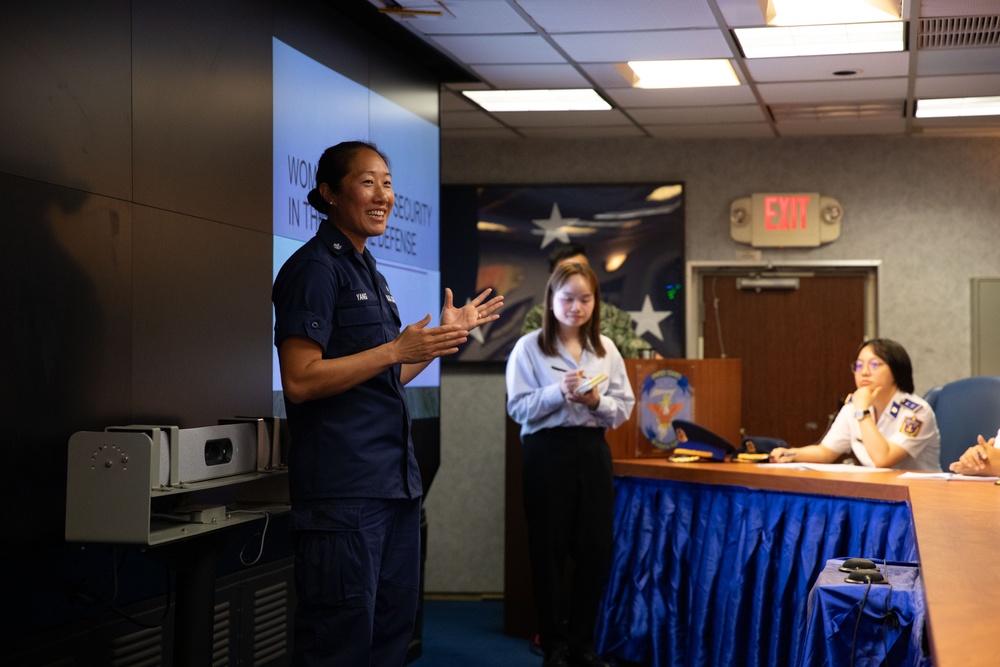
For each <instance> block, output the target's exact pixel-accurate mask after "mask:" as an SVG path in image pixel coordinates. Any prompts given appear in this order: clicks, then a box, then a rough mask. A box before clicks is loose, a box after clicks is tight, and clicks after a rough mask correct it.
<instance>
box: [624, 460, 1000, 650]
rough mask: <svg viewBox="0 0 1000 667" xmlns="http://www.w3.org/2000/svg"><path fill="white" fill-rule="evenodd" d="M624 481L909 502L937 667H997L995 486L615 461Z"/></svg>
mask: <svg viewBox="0 0 1000 667" xmlns="http://www.w3.org/2000/svg"><path fill="white" fill-rule="evenodd" d="M614 472H615V475H617V476H622V477H644V478H652V479H668V480H674V481H681V482H696V483H703V484H728V485H733V486H745V487H749V488H759V489H770V490H775V491H788V492H792V493H807V494H815V495H831V496H849V497H855V498H872V499H878V500H899V501H907V502H909V503H910V507H911V510H912V513H913V526H914V531H915V532H916V538H917V551H918V553H919V557H920V576H921V579H922V580H923V585H924V594H925V596H926V602H927V618H928V623H927V625H928V635H929V640H930V646H931V653H932V658H933V661H934V665H935V667H973V666H976V665H983V666H984V667H986V666H989V667H993V666H995V665H998V664H1000V487H998V486H997V485H995V484H993V483H992V482H979V481H974V482H973V481H944V480H912V479H910V480H908V479H899V475H900V471H878V472H846V471H845V472H819V471H812V470H796V469H792V468H789V469H783V468H773V467H759V466H755V465H753V464H744V463H688V464H685V463H670V462H669V461H666V460H665V459H616V460H615V461H614Z"/></svg>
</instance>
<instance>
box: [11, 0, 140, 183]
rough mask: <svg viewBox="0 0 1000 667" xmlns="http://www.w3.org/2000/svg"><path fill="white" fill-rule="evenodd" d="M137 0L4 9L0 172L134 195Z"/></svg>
mask: <svg viewBox="0 0 1000 667" xmlns="http://www.w3.org/2000/svg"><path fill="white" fill-rule="evenodd" d="M129 6H130V3H129V2H128V0H106V1H104V2H99V3H69V2H60V1H59V0H41V1H32V2H8V3H4V7H3V9H2V10H0V54H2V57H0V82H2V87H0V91H2V96H0V97H2V100H3V102H2V104H0V172H5V173H8V174H15V175H17V176H24V177H26V178H33V179H37V180H40V181H45V182H47V183H54V184H57V185H63V186H67V187H71V188H77V189H79V190H85V191H88V192H94V193H99V194H102V195H106V196H109V197H117V198H119V199H130V198H131V194H132V175H131V163H130V161H131V94H130V93H131V91H130V88H129V79H130V76H131V65H130V62H131V54H130V48H131V39H130V33H129V30H130V26H129V13H130V7H129Z"/></svg>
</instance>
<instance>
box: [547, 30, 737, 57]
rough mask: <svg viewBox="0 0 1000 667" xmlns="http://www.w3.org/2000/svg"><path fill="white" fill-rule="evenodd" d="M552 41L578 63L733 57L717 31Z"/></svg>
mask: <svg viewBox="0 0 1000 667" xmlns="http://www.w3.org/2000/svg"><path fill="white" fill-rule="evenodd" d="M552 38H553V39H554V40H555V41H556V43H557V44H559V46H560V47H562V49H563V50H564V51H566V53H568V54H569V56H570V57H571V58H572V59H573V60H577V61H579V62H581V63H599V62H626V61H629V60H674V59H681V58H684V59H691V58H731V57H733V51H732V49H731V48H730V47H729V44H728V43H727V42H726V38H725V37H723V35H722V33H720V32H719V31H718V30H670V31H664V30H660V31H651V32H633V33H621V32H609V33H600V32H590V33H581V34H574V35H553V36H552Z"/></svg>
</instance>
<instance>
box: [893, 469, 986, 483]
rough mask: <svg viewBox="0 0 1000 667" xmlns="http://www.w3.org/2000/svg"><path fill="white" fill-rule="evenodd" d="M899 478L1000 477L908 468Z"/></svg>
mask: <svg viewBox="0 0 1000 667" xmlns="http://www.w3.org/2000/svg"><path fill="white" fill-rule="evenodd" d="M899 479H944V480H962V481H966V482H995V481H996V480H998V479H1000V477H996V476H993V477H990V476H989V475H960V474H958V473H957V472H917V471H915V470H908V471H907V472H904V473H903V474H902V475H900V476H899Z"/></svg>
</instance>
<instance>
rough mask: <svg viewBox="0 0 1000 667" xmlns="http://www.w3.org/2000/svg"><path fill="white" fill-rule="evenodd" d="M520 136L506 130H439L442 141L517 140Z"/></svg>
mask: <svg viewBox="0 0 1000 667" xmlns="http://www.w3.org/2000/svg"><path fill="white" fill-rule="evenodd" d="M520 136H521V135H520V134H518V133H517V132H515V131H514V130H509V129H507V128H498V129H486V128H478V129H460V130H451V129H447V128H442V129H441V138H442V139H517V138H519V137H520Z"/></svg>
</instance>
